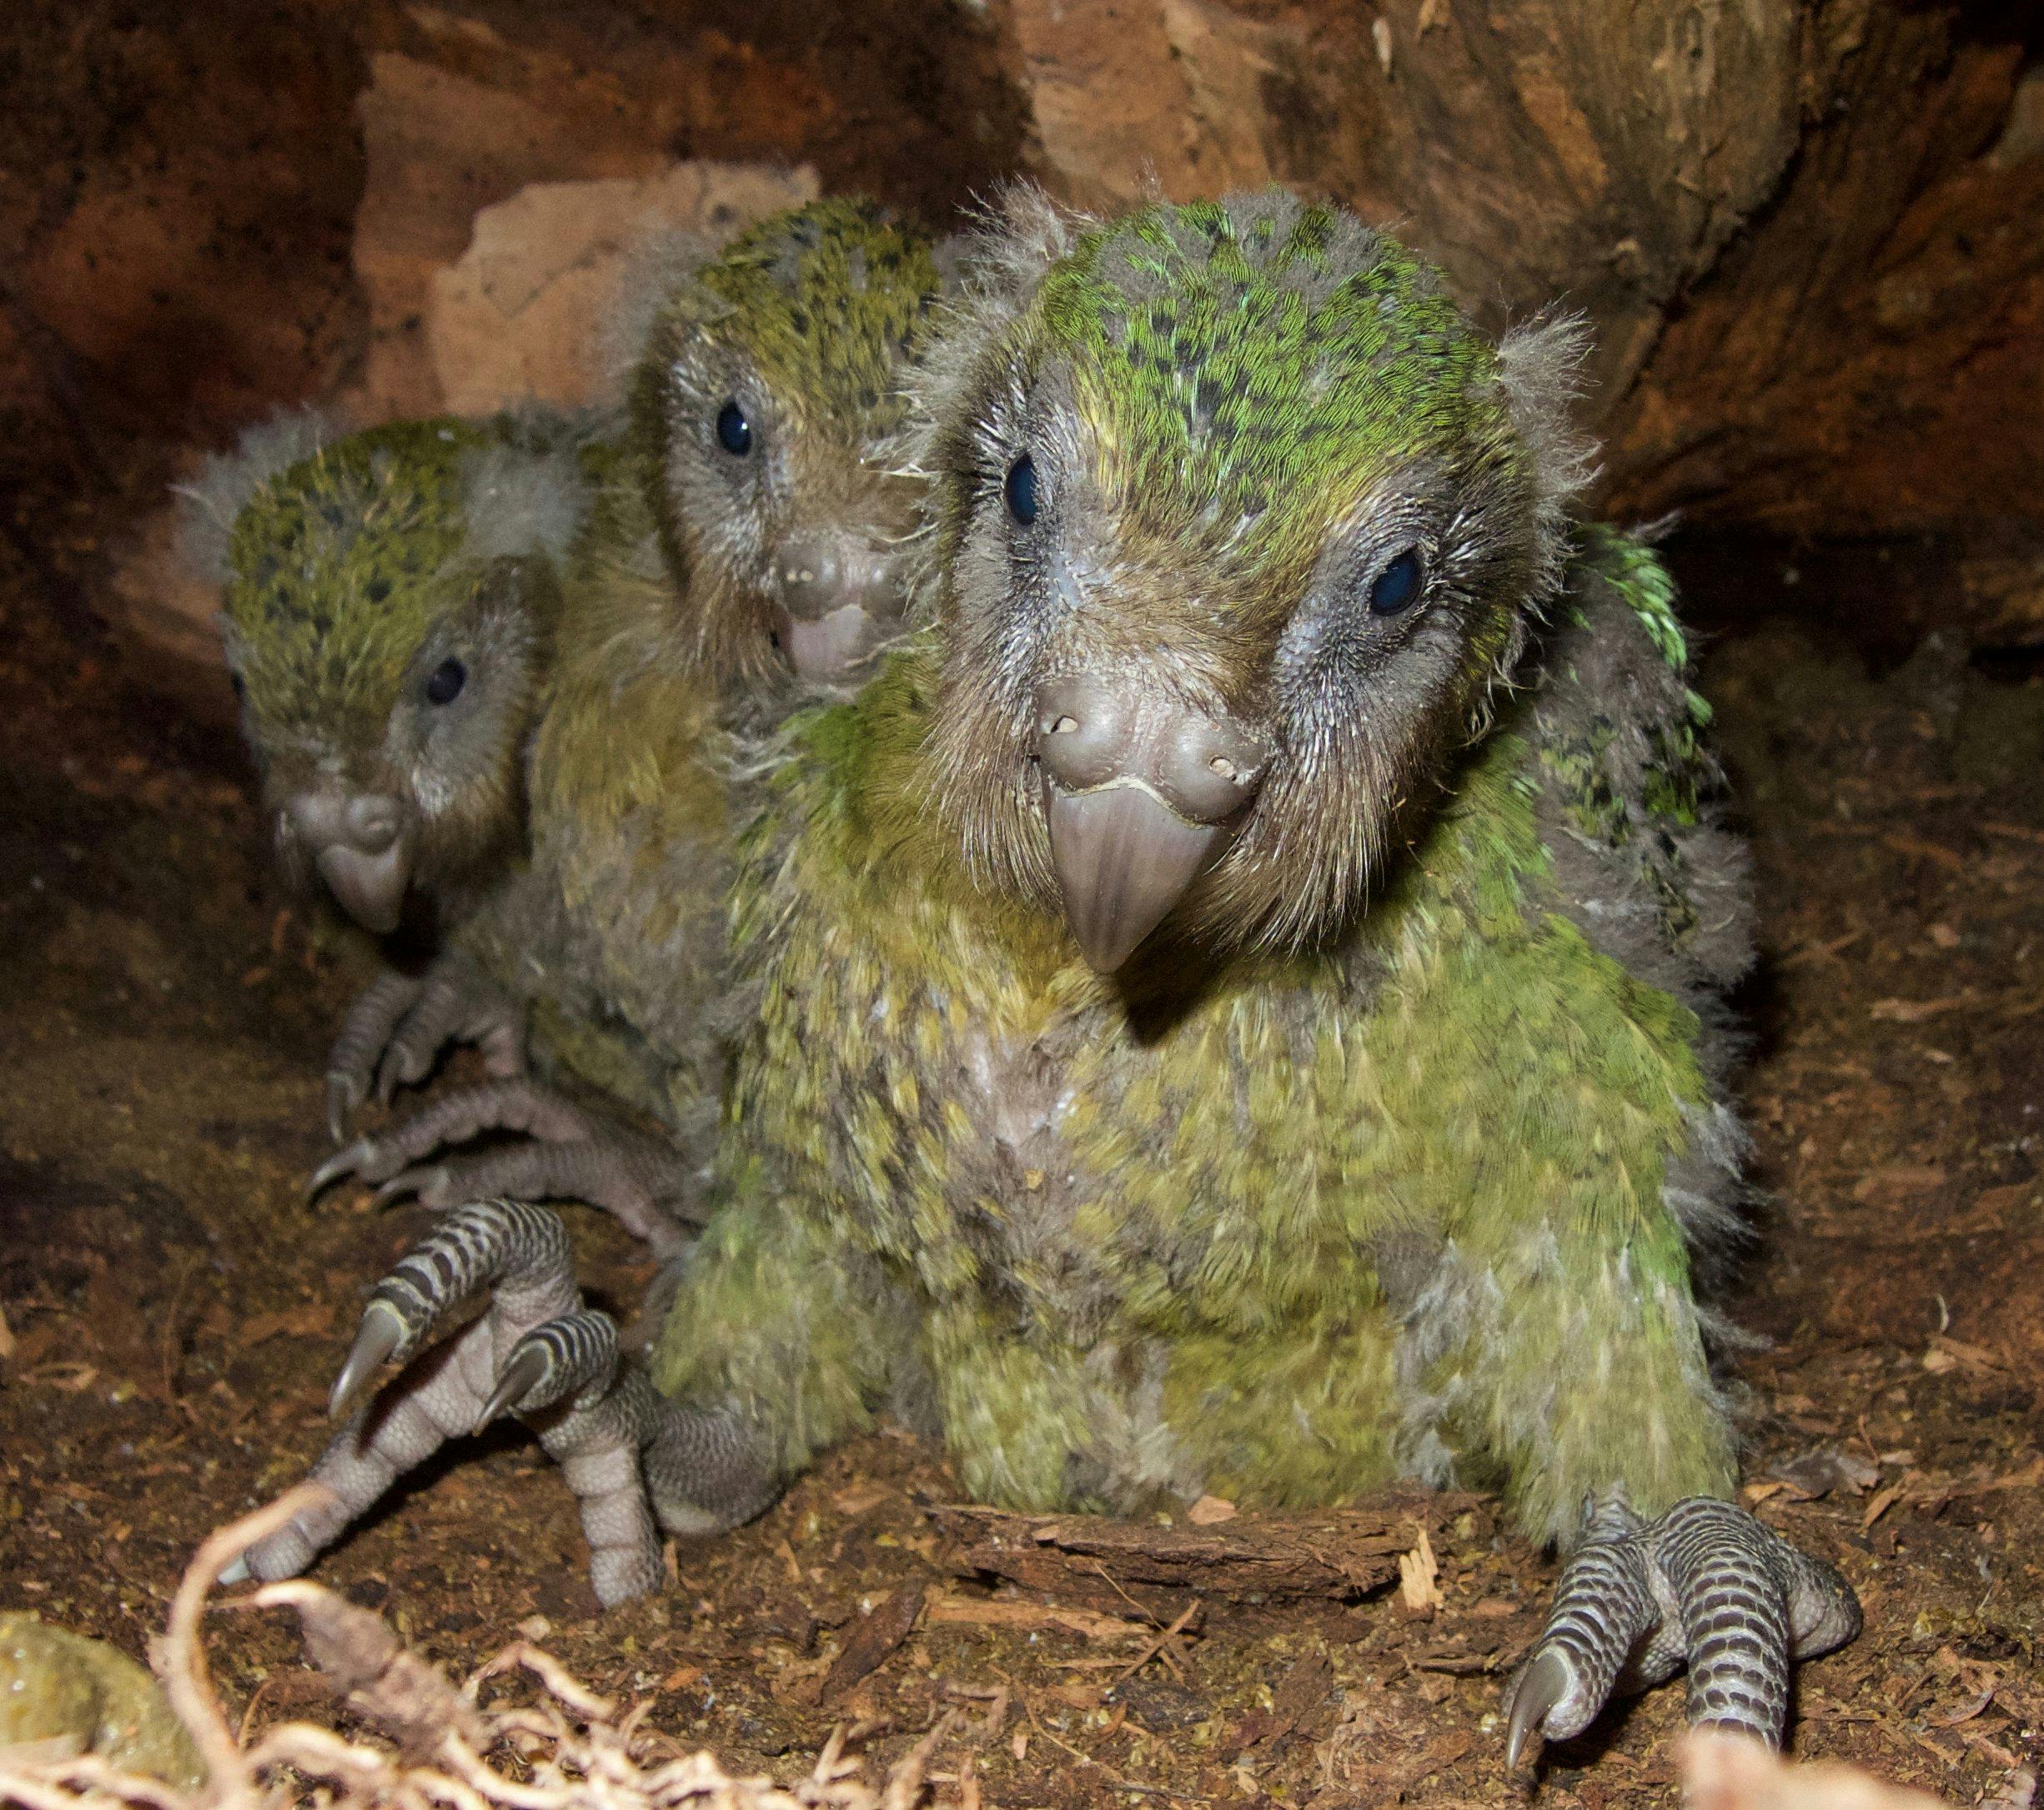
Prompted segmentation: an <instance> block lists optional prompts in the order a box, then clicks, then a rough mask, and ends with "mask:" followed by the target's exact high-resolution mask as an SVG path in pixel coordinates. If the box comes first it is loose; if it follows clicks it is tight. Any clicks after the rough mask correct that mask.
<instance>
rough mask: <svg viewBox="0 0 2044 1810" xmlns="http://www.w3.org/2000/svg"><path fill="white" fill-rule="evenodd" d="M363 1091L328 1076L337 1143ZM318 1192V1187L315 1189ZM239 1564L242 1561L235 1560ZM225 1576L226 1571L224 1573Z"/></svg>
mask: <svg viewBox="0 0 2044 1810" xmlns="http://www.w3.org/2000/svg"><path fill="white" fill-rule="evenodd" d="M362 1100H363V1093H362V1089H361V1087H360V1085H359V1083H357V1081H356V1080H355V1078H354V1076H353V1075H349V1074H336V1073H333V1072H332V1071H331V1070H329V1072H328V1074H327V1078H326V1134H327V1136H328V1137H329V1138H330V1139H333V1141H334V1143H336V1144H339V1143H340V1142H341V1140H342V1139H344V1138H345V1137H346V1136H347V1135H348V1121H349V1119H351V1118H352V1117H354V1110H355V1109H356V1108H357V1107H358V1106H359V1105H360V1104H362ZM314 1191H315V1192H317V1189H315V1190H314ZM234 1562H235V1563H236V1564H237V1565H239V1564H240V1563H241V1561H240V1560H239V1559H237V1560H236V1561H234ZM222 1575H223V1576H224V1575H225V1574H224V1573H223V1574H222Z"/></svg>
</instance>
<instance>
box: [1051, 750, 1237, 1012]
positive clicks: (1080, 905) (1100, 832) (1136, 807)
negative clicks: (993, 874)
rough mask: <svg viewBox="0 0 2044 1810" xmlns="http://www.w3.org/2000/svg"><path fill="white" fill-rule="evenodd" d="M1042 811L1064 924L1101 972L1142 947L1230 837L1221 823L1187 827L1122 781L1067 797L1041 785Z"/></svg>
mask: <svg viewBox="0 0 2044 1810" xmlns="http://www.w3.org/2000/svg"><path fill="white" fill-rule="evenodd" d="M1044 810H1045V816H1046V817H1047V820H1048V824H1049V830H1050V843H1051V865H1052V868H1053V870H1054V871H1055V872H1056V873H1057V886H1058V890H1059V892H1061V893H1062V896H1063V898H1064V908H1065V922H1066V923H1067V925H1068V926H1069V927H1070V928H1071V931H1072V938H1073V939H1074V940H1075V941H1076V942H1077V944H1078V946H1079V951H1080V953H1082V955H1083V956H1084V957H1085V958H1086V962H1087V966H1088V967H1090V968H1092V969H1093V970H1094V971H1095V972H1096V973H1102V974H1112V973H1115V972H1116V971H1117V969H1118V968H1121V967H1122V964H1123V963H1126V962H1127V960H1128V958H1129V957H1131V956H1132V955H1133V954H1134V953H1135V952H1136V951H1137V950H1138V948H1141V947H1142V946H1143V943H1144V942H1145V941H1146V940H1147V939H1148V937H1149V936H1150V934H1151V933H1152V932H1153V931H1154V930H1155V929H1156V928H1157V927H1158V925H1159V924H1161V923H1163V921H1164V919H1165V918H1168V917H1169V916H1170V914H1171V912H1172V909H1173V907H1175V906H1176V905H1177V904H1178V902H1179V900H1180V899H1182V898H1183V897H1184V896H1185V895H1186V893H1187V892H1188V891H1190V890H1191V888H1192V886H1193V882H1194V881H1196V880H1197V879H1198V877H1200V875H1201V874H1203V872H1206V870H1207V869H1208V867H1210V866H1212V865H1213V862H1214V861H1215V860H1216V859H1217V858H1218V857H1219V856H1220V855H1221V854H1222V853H1223V851H1225V849H1226V848H1227V847H1228V844H1229V843H1230V842H1233V840H1234V835H1235V831H1234V828H1233V827H1232V826H1229V825H1227V824H1204V823H1192V822H1188V821H1187V820H1186V819H1185V818H1183V817H1180V816H1179V815H1178V812H1175V811H1173V809H1172V808H1171V807H1170V806H1168V804H1166V803H1165V802H1163V799H1161V798H1160V797H1158V796H1157V794H1156V793H1155V792H1152V791H1151V790H1150V789H1149V787H1147V786H1144V785H1142V784H1139V783H1137V782H1132V781H1128V780H1120V781H1116V782H1110V783H1109V784H1107V785H1106V786H1102V787H1097V788H1095V789H1093V790H1092V791H1088V792H1066V791H1064V790H1062V788H1061V787H1058V786H1057V785H1056V784H1055V783H1054V782H1051V781H1049V780H1046V781H1045V782H1044Z"/></svg>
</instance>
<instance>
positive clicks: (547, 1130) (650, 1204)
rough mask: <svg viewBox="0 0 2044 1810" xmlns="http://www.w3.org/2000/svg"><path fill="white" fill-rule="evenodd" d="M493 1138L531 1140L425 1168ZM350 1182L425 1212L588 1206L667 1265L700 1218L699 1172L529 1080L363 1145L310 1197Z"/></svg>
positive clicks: (453, 1100) (448, 1106) (470, 1096)
mask: <svg viewBox="0 0 2044 1810" xmlns="http://www.w3.org/2000/svg"><path fill="white" fill-rule="evenodd" d="M492 1131H508V1132H514V1133H518V1134H522V1135H523V1136H524V1137H525V1138H527V1139H530V1140H532V1141H530V1142H529V1143H524V1144H514V1145H512V1146H510V1148H508V1149H501V1150H493V1151H491V1152H490V1153H488V1154H485V1155H483V1156H480V1157H473V1158H467V1159H445V1160H443V1161H440V1162H430V1161H428V1160H427V1159H429V1158H431V1157H432V1156H434V1154H436V1153H437V1152H439V1151H440V1150H442V1149H445V1148H447V1147H448V1146H449V1145H453V1144H465V1143H467V1142H468V1141H469V1140H470V1139H473V1138H476V1137H479V1136H480V1135H481V1134H484V1133H485V1132H492ZM347 1175H354V1176H355V1177H357V1178H358V1179H360V1180H362V1181H365V1182H369V1183H373V1184H377V1192H378V1194H379V1195H380V1196H381V1197H382V1198H384V1199H392V1198H394V1197H396V1196H398V1195H400V1194H416V1195H417V1196H418V1198H419V1200H420V1202H421V1203H422V1204H424V1205H426V1206H429V1207H444V1206H447V1205H449V1204H453V1203H455V1202H457V1201H461V1200H468V1199H478V1198H480V1197H482V1196H485V1195H492V1194H510V1195H513V1196H515V1197H518V1198H520V1199H535V1200H584V1201H587V1202H588V1203H589V1204H590V1205H592V1206H598V1207H601V1208H603V1209H605V1211H607V1212H609V1213H610V1214H614V1215H615V1218H616V1219H617V1220H618V1222H619V1223H620V1224H621V1225H623V1226H624V1227H625V1229H626V1230H627V1231H629V1232H630V1233H631V1234H633V1235H634V1236H635V1237H637V1238H640V1239H644V1240H645V1242H646V1243H647V1244H649V1245H650V1246H651V1247H652V1249H653V1250H654V1253H655V1254H656V1255H658V1256H660V1257H662V1258H665V1257H670V1256H673V1255H675V1254H676V1253H677V1252H678V1251H679V1250H680V1249H681V1248H682V1246H683V1245H684V1244H686V1241H687V1239H686V1231H685V1229H684V1228H685V1227H686V1226H687V1225H689V1224H694V1223H696V1221H697V1220H699V1219H700V1218H701V1211H700V1209H699V1208H698V1206H697V1204H696V1196H697V1194H698V1190H699V1178H698V1175H697V1173H696V1169H695V1167H694V1166H693V1165H692V1164H691V1163H690V1162H689V1161H688V1160H687V1159H686V1156H685V1155H684V1154H682V1153H681V1152H680V1151H679V1150H678V1149H675V1146H674V1145H672V1144H670V1143H669V1142H668V1141H667V1140H666V1139H663V1138H659V1137H654V1136H650V1135H648V1134H645V1133H643V1132H640V1131H635V1130H634V1129H631V1128H630V1126H627V1125H624V1124H620V1123H618V1122H617V1121H615V1120H613V1119H607V1118H605V1117H604V1116H602V1115H600V1114H596V1113H592V1112H588V1111H585V1110H584V1109H582V1108H581V1107H580V1106H577V1105H576V1104H575V1103H574V1102H573V1101H571V1100H570V1099H566V1098H565V1096H564V1095H562V1094H557V1093H555V1091H553V1090H552V1089H550V1088H546V1087H543V1086H541V1085H540V1083H537V1082H533V1081H518V1080H505V1081H496V1082H490V1083H485V1084H484V1085H483V1086H480V1087H472V1088H462V1089H457V1090H456V1091H455V1092H454V1093H452V1094H448V1095H446V1096H445V1097H444V1098H443V1099H438V1100H435V1101H434V1103H433V1104H431V1105H430V1106H429V1107H427V1108H426V1109H424V1111H422V1112H419V1113H417V1114H414V1115H413V1116H412V1117H411V1118H410V1119H406V1120H405V1121H404V1123H403V1124H399V1125H398V1126H395V1127H394V1128H393V1129H390V1130H389V1131H385V1132H380V1133H377V1134H373V1135H371V1136H368V1137H363V1138H358V1139H355V1141H354V1143H353V1144H349V1145H348V1146H347V1147H346V1148H345V1149H340V1150H337V1151H336V1152H335V1153H334V1154H333V1155H332V1156H331V1157H329V1159H327V1160H326V1161H325V1162H324V1163H323V1164H321V1165H320V1166H319V1169H317V1170H315V1171H314V1174H313V1178H312V1181H311V1184H310V1187H311V1192H313V1193H314V1194H318V1193H319V1191H320V1190H321V1189H324V1188H327V1187H329V1186H331V1185H332V1184H334V1182H336V1181H339V1180H340V1179H342V1178H343V1177H344V1176H347Z"/></svg>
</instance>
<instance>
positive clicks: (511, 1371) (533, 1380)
mask: <svg viewBox="0 0 2044 1810" xmlns="http://www.w3.org/2000/svg"><path fill="white" fill-rule="evenodd" d="M547 1365H548V1360H547V1355H546V1353H545V1352H544V1351H542V1350H537V1349H535V1348H534V1347H532V1346H530V1345H520V1347H519V1348H518V1350H515V1351H514V1352H513V1353H512V1354H511V1355H510V1359H509V1360H508V1361H507V1362H506V1363H505V1366H504V1369H503V1370H502V1371H501V1372H500V1375H498V1377H497V1386H496V1387H495V1389H493V1390H490V1399H489V1400H487V1401H485V1403H484V1404H483V1408H482V1412H481V1413H480V1414H478V1415H476V1417H475V1425H474V1426H473V1427H471V1428H470V1431H471V1432H475V1433H480V1432H481V1431H482V1430H483V1429H484V1428H485V1427H486V1426H488V1425H490V1422H491V1421H492V1420H496V1419H498V1418H499V1417H500V1416H501V1415H506V1414H509V1413H510V1410H512V1408H513V1407H515V1405H517V1404H518V1403H519V1401H520V1400H522V1399H523V1398H524V1397H525V1395H526V1394H527V1393H528V1392H529V1391H530V1390H535V1389H537V1388H538V1387H539V1386H540V1384H542V1383H543V1382H545V1380H546V1372H547Z"/></svg>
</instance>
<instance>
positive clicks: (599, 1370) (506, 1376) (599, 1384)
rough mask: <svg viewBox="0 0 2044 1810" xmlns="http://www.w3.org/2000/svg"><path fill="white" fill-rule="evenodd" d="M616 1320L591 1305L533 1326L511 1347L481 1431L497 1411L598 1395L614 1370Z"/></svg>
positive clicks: (523, 1410)
mask: <svg viewBox="0 0 2044 1810" xmlns="http://www.w3.org/2000/svg"><path fill="white" fill-rule="evenodd" d="M617 1355H618V1345H617V1323H616V1322H615V1320H612V1319H611V1318H610V1315H608V1314H600V1313H597V1312H595V1310H592V1309H587V1308H585V1309H584V1310H582V1311H581V1312H580V1313H575V1314H565V1315H562V1316H561V1317H560V1319H558V1320H549V1321H547V1323H546V1324H545V1325H544V1326H535V1327H534V1328H533V1330H531V1331H530V1332H529V1333H527V1334H526V1335H525V1337H524V1338H522V1339H521V1340H519V1341H518V1344H517V1345H515V1347H514V1348H513V1349H512V1351H511V1355H510V1357H508V1358H507V1359H506V1360H505V1365H504V1369H503V1370H502V1371H501V1372H500V1375H498V1378H497V1386H496V1387H495V1389H494V1390H491V1391H490V1400H488V1401H487V1402H486V1403H485V1404H484V1406H483V1411H482V1413H481V1415H480V1416H479V1417H478V1418H477V1420H476V1423H475V1430H476V1431H478V1432H479V1433H480V1431H481V1430H483V1428H484V1427H485V1426H486V1425H488V1424H489V1423H490V1421H492V1420H495V1419H496V1418H497V1416H498V1415H500V1414H505V1413H509V1412H510V1411H512V1410H516V1411H517V1412H518V1413H520V1414H521V1415H529V1414H536V1413H538V1412H539V1411H540V1410H541V1409H543V1408H550V1407H552V1406H553V1405H554V1404H555V1402H557V1401H560V1400H565V1399H566V1398H567V1397H569V1396H571V1395H572V1396H574V1397H575V1398H576V1399H577V1400H578V1401H579V1400H581V1399H582V1398H584V1397H585V1396H588V1397H594V1396H598V1395H601V1394H602V1392H603V1391H604V1390H607V1389H608V1388H609V1387H610V1381H611V1379H612V1378H613V1377H615V1375H616V1374H617Z"/></svg>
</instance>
